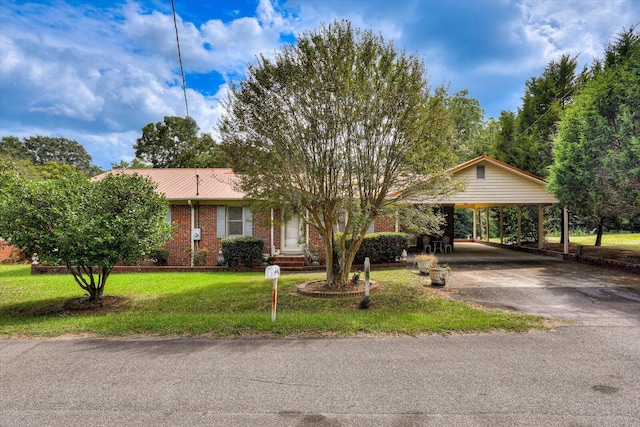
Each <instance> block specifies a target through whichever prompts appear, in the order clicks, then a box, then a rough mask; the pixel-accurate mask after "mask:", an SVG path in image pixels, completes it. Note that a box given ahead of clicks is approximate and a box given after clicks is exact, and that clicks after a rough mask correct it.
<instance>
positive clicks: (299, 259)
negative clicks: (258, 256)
mask: <svg viewBox="0 0 640 427" xmlns="http://www.w3.org/2000/svg"><path fill="white" fill-rule="evenodd" d="M271 260H272V262H273V264H276V265H279V266H280V267H304V256H302V255H295V256H287V255H278V256H275V257H273V258H272V259H271Z"/></svg>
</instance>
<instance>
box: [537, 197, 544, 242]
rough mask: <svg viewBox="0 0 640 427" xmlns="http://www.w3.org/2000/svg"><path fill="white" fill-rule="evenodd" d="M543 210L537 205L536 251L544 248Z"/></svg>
mask: <svg viewBox="0 0 640 427" xmlns="http://www.w3.org/2000/svg"><path fill="white" fill-rule="evenodd" d="M543 216H544V209H543V208H542V205H538V249H543V248H544V217H543Z"/></svg>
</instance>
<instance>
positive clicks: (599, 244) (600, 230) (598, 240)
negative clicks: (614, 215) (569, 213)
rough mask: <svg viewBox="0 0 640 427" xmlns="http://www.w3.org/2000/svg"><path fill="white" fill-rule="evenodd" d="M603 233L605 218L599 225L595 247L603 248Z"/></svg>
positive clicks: (601, 219)
mask: <svg viewBox="0 0 640 427" xmlns="http://www.w3.org/2000/svg"><path fill="white" fill-rule="evenodd" d="M602 233H604V218H600V222H599V223H598V232H597V234H596V244H595V246H602Z"/></svg>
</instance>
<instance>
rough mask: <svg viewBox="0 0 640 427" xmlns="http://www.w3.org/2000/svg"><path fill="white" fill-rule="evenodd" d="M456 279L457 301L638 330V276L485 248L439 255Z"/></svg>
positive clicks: (459, 246)
mask: <svg viewBox="0 0 640 427" xmlns="http://www.w3.org/2000/svg"><path fill="white" fill-rule="evenodd" d="M437 256H438V259H439V260H440V262H443V263H449V265H450V266H451V267H452V269H453V276H452V277H451V279H449V281H447V286H446V288H445V289H446V290H447V292H449V293H450V294H451V295H452V296H453V297H454V298H456V299H460V300H463V301H466V302H472V303H477V304H481V305H483V306H485V307H491V308H501V309H507V310H515V311H519V312H522V313H526V314H536V315H542V316H549V317H553V318H559V319H564V320H569V321H576V322H579V323H580V324H582V325H587V326H640V275H637V274H632V273H626V272H622V271H618V270H613V269H608V268H603V267H595V266H591V265H588V264H581V263H577V262H571V261H563V260H560V259H556V258H551V257H546V256H540V255H533V254H528V253H524V252H517V251H513V250H509V249H503V248H498V247H495V246H489V245H484V244H481V243H458V242H457V243H456V245H455V253H454V254H437Z"/></svg>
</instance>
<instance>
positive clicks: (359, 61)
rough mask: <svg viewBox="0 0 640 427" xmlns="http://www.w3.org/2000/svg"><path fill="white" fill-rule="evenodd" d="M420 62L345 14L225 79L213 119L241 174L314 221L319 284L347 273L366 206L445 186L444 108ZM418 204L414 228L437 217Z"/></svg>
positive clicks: (256, 190)
mask: <svg viewBox="0 0 640 427" xmlns="http://www.w3.org/2000/svg"><path fill="white" fill-rule="evenodd" d="M425 73H426V70H425V68H424V65H423V64H422V62H421V61H420V60H419V58H417V57H416V56H415V55H408V54H405V53H404V52H402V51H398V50H397V49H396V48H395V47H394V45H393V44H392V43H388V42H386V41H385V40H384V39H383V38H382V37H381V36H377V35H374V34H373V33H372V32H370V31H361V30H358V29H354V28H352V27H351V25H350V24H349V23H348V22H345V21H342V22H334V23H333V24H331V25H326V26H325V25H323V26H321V27H320V28H319V29H318V30H317V31H315V32H307V33H304V34H302V35H301V36H300V37H299V38H298V41H297V43H296V44H292V45H288V46H285V47H284V48H283V49H282V51H280V52H278V53H276V54H275V57H274V58H273V59H267V58H265V57H263V56H261V57H260V58H258V60H257V63H256V64H255V65H251V66H249V70H248V77H247V78H246V80H245V81H242V82H240V83H239V85H237V86H234V87H232V88H231V91H230V94H229V98H228V100H227V102H226V104H225V114H224V115H223V117H222V119H221V120H220V123H219V125H220V126H219V128H220V135H221V139H222V148H223V150H224V151H225V153H226V155H227V156H228V159H229V160H230V162H231V165H232V167H233V169H234V171H235V172H236V173H237V174H238V175H239V176H240V177H241V180H240V183H239V185H240V187H241V189H242V190H243V191H244V192H245V193H246V194H247V195H248V196H249V197H251V198H253V199H255V200H258V201H261V202H260V203H261V205H262V207H273V208H282V209H284V210H285V211H286V212H289V213H292V214H296V215H298V216H300V217H301V218H304V219H305V220H306V221H307V223H308V224H310V225H311V226H313V227H315V228H316V229H317V230H318V231H319V232H320V235H321V237H322V240H323V242H324V245H325V251H326V259H327V284H328V286H339V285H341V284H344V283H346V282H347V281H348V275H349V270H350V268H351V264H352V262H353V259H354V256H355V253H356V251H357V250H358V248H359V246H360V244H361V242H362V240H363V238H364V235H365V233H366V230H367V229H368V228H369V226H370V224H371V222H372V221H373V220H374V218H375V217H377V216H384V215H392V212H396V208H397V207H398V206H399V205H402V204H403V203H405V202H407V201H408V200H415V199H414V198H415V197H416V196H417V195H418V194H420V195H422V196H427V195H429V194H433V193H436V192H438V193H440V192H443V191H447V190H448V189H449V185H448V181H447V177H446V175H445V174H443V173H442V172H443V170H444V169H445V168H447V167H448V166H450V165H451V162H452V155H451V152H450V150H449V144H450V142H451V140H452V137H453V129H452V126H453V118H452V117H451V114H449V112H448V110H447V103H446V100H447V93H446V91H445V90H444V88H437V89H436V90H433V91H432V90H431V89H430V88H429V86H428V84H427V82H426V80H425ZM390 196H392V197H390ZM419 212H421V213H422V214H421V215H415V216H414V217H415V219H416V220H417V221H418V222H420V223H421V224H420V228H421V229H423V230H425V231H428V226H429V225H431V226H433V225H434V224H436V223H437V220H436V219H434V217H433V214H432V210H431V209H427V210H424V209H423V210H421V211H419ZM341 215H345V217H346V222H345V232H344V233H342V234H335V233H334V228H335V224H336V223H337V222H338V219H339V217H340V216H341Z"/></svg>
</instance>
